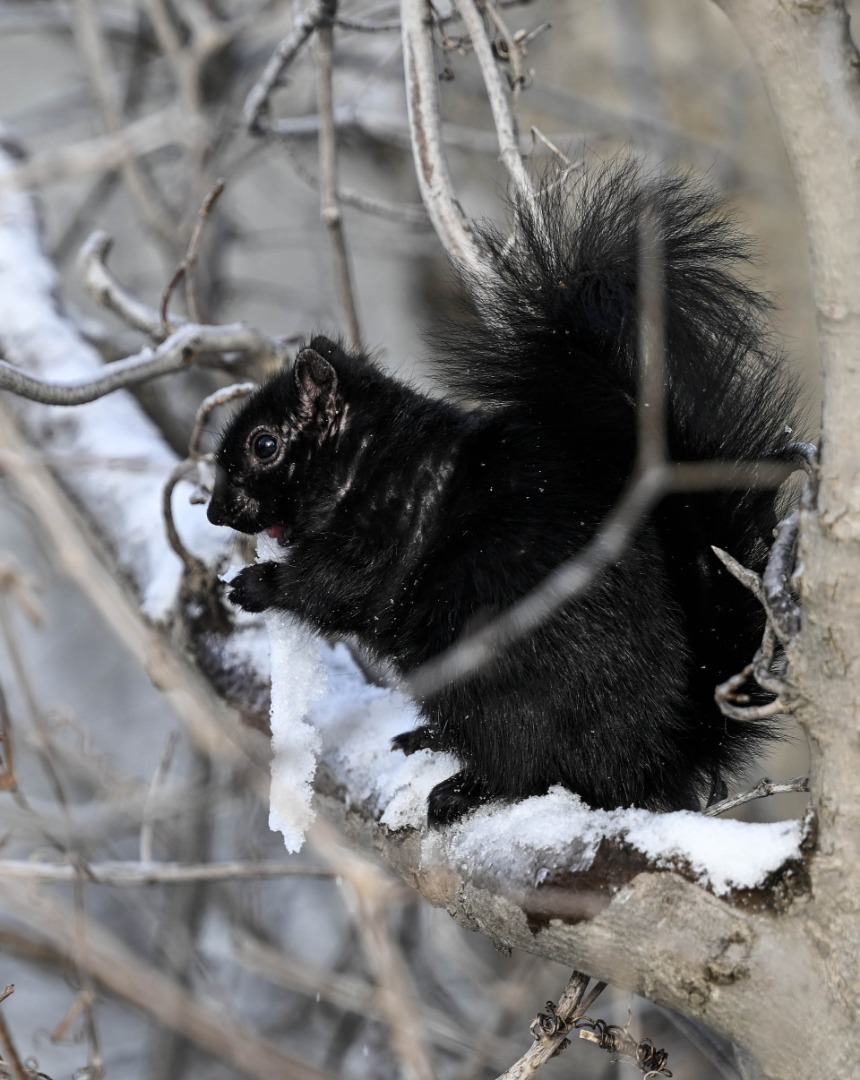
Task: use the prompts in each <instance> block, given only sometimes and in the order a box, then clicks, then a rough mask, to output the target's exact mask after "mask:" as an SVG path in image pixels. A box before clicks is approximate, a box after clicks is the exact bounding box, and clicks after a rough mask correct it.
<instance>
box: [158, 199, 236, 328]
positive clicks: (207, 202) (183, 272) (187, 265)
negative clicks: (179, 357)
mask: <svg viewBox="0 0 860 1080" xmlns="http://www.w3.org/2000/svg"><path fill="white" fill-rule="evenodd" d="M223 190H224V181H223V180H216V181H215V183H214V185H213V187H212V189H211V190H210V192H209V194H208V195H207V196H206V198H205V199H204V200H203V203H202V205H201V207H200V210H199V211H198V213H197V220H196V221H195V223H194V228H193V229H192V230H191V237H190V239H189V241H188V247H187V249H186V252H185V257H184V258H183V259H182V261H181V262H180V264H179V266H177V268H176V270H175V271H174V273H173V277H172V278H171V279H170V281H169V282H168V283H167V286H166V288H165V290H164V293H163V294H162V297H161V308H160V310H159V314H160V316H161V326H162V331H163V333H164V336H165V337H167V335H168V334H169V333H170V332H171V329H172V325H171V321H170V318H169V316H168V308H169V306H170V297H171V296H172V295H173V290H174V289H175V288H176V286H177V285H178V284H179V282H180V281H183V280H184V281H185V303H186V306H187V308H188V314H189V316H190V317H191V320H192V321H193V322H196V323H199V322H201V321H202V319H201V316H200V308H199V305H198V303H197V295H196V293H195V291H194V269H195V267H196V266H197V260H198V258H199V255H200V242H201V240H202V239H203V229H204V228H205V226H206V222H207V221H208V220H209V215H210V214H211V213H212V208H213V207H214V205H215V203H216V202H217V201H218V199H219V197H220V196H221V193H222V192H223Z"/></svg>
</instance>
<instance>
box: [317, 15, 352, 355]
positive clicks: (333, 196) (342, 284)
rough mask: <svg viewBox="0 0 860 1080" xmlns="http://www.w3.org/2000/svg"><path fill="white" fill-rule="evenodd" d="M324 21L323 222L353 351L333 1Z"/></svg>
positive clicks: (320, 95)
mask: <svg viewBox="0 0 860 1080" xmlns="http://www.w3.org/2000/svg"><path fill="white" fill-rule="evenodd" d="M324 9H325V18H324V19H323V20H322V21H321V22H320V25H319V27H318V29H317V42H316V44H317V50H316V52H317V67H318V76H317V108H318V111H319V114H320V139H319V162H320V182H321V196H322V206H321V214H322V220H323V223H324V224H325V226H326V228H327V229H328V232H329V237H330V239H331V245H332V252H333V254H334V267H335V277H336V279H337V291H338V296H339V298H340V303H341V307H342V308H343V311H344V314H345V316H346V325H347V336H348V338H349V343H350V345H351V347H352V348H353V349H359V348H360V347H361V328H360V327H359V323H358V310H357V308H356V304H355V291H354V289H353V283H352V275H351V273H350V266H349V255H348V253H347V249H346V237H345V236H344V231H343V218H342V216H341V212H340V202H339V198H338V190H337V139H336V134H335V126H334V97H333V93H332V47H333V30H332V25H331V20H332V17H333V16H334V13H335V11H336V9H337V2H336V0H326V3H325V4H324Z"/></svg>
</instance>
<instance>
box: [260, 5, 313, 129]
mask: <svg viewBox="0 0 860 1080" xmlns="http://www.w3.org/2000/svg"><path fill="white" fill-rule="evenodd" d="M329 17H330V14H329V0H314V3H312V4H310V6H309V7H308V8H307V10H306V11H304V12H303V13H302V15H301V17H300V18H299V19H298V21H297V23H296V25H295V27H294V29H293V31H292V33H290V34H288V35H287V36H286V37H285V38H284V39H283V40H282V41H281V42H280V44H279V45H278V47H277V48H276V49H275V51H274V52H273V53H272V55H271V57H270V59H269V62H268V63H267V64H266V67H265V69H264V71H263V74H262V75H261V76H260V78H259V79H258V80H257V82H256V83H255V84H254V86H253V87H252V88H251V92H250V93H249V94H248V96H247V98H246V99H245V108H244V110H243V115H244V119H245V125H246V127H247V128H248V130H249V131H250V132H251V133H252V134H254V135H259V134H262V133H264V132H265V131H266V129H267V126H268V120H269V109H270V102H269V99H270V98H271V96H272V93H273V92H274V90H275V88H276V87H277V86H279V85H281V84H282V83H283V79H284V74H285V73H286V70H287V68H288V67H289V66H290V64H292V62H293V61H294V60H295V58H296V57H297V56H298V54H299V52H300V51H301V49H302V46H303V45H304V44H305V42H306V41H307V40H308V38H309V37H310V36H311V34H312V33H313V32H314V31H315V30H316V29H317V27H318V26H320V24H321V23H322V22H324V21H325V20H326V19H327V18H329Z"/></svg>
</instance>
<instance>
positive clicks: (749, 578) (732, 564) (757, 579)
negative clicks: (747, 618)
mask: <svg viewBox="0 0 860 1080" xmlns="http://www.w3.org/2000/svg"><path fill="white" fill-rule="evenodd" d="M711 551H713V553H714V554H715V555H716V556H717V558H718V559H719V560H720V562H721V563H722V564H723V566H724V567H725V568H726V570H728V572H729V573H730V574H731V575H732V577H733V578H735V579H736V580H737V581H739V582H740V583H741V585H744V586H746V588H748V589H749V591H750V592H751V593H752V594H753V596H754V597H755V598H756V600H758V601H759V603H760V604H762V605H764V591H763V589H762V587H761V575H760V574H757V573H756V572H755V571H754V570H748V569H747V567H745V566H741V564H740V563H739V562H738V560H737V559H736V558H734V556H732V555H729V553H728V552H727V551H723V549H722V548H718V547H711Z"/></svg>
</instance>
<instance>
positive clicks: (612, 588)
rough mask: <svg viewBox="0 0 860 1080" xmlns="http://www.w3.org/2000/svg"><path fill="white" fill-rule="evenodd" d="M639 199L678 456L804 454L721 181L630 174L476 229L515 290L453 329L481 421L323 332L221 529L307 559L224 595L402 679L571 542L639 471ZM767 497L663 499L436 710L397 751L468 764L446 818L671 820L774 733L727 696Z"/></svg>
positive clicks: (222, 468)
mask: <svg viewBox="0 0 860 1080" xmlns="http://www.w3.org/2000/svg"><path fill="white" fill-rule="evenodd" d="M646 206H651V207H653V209H654V212H655V214H656V220H657V222H658V224H659V227H660V229H661V232H662V245H663V250H664V260H665V265H664V276H665V307H666V368H667V382H668V392H667V396H668V438H669V449H670V453H671V455H672V456H673V457H674V458H676V459H678V460H685V461H698V460H710V459H717V460H735V459H747V460H748V459H758V458H764V457H768V456H771V455H773V454H775V453H776V454H778V453H780V452H781V451H782V450H784V448H785V447H786V445H787V444H788V443H789V442H791V441H793V440H794V439H796V438H797V436H796V435H792V434H790V433H789V429H788V427H787V425H790V424H791V423H792V413H793V409H794V396H795V394H794V387H793V385H792V383H791V380H790V379H788V378H787V377H786V375H785V371H784V365H783V363H782V357H781V355H780V353H779V351H778V350H776V349H774V348H772V346H771V345H770V343H769V340H768V336H767V332H766V329H765V316H766V312H767V306H768V305H767V303H766V301H765V300H763V299H762V297H761V296H760V295H759V294H758V293H756V292H755V291H753V290H752V289H751V288H749V287H748V286H747V285H745V284H743V283H742V282H741V281H740V279H739V278H737V277H735V276H733V275H734V273H735V271H736V269H737V264H738V262H739V261H740V262H743V261H744V260H746V259H748V256H749V249H748V244H747V242H746V241H745V240H744V239H743V238H742V237H740V236H739V235H738V234H737V233H736V232H735V230H734V228H733V226H732V225H731V223H730V222H729V221H728V220H727V218H726V217H725V216H724V215H723V213H722V210H721V208H720V204H719V200H718V199H717V198H716V197H715V196H714V195H713V193H712V192H711V191H710V190H709V189H708V188H706V187H704V186H702V185H700V184H698V183H696V182H694V181H691V180H690V179H686V178H681V179H678V178H666V177H662V178H649V177H646V176H643V174H642V173H641V171H640V169H639V168H638V166H636V165H635V164H633V163H631V162H630V161H622V162H620V163H618V162H616V163H614V164H611V165H609V166H603V167H601V168H599V169H598V170H596V171H595V172H592V173H591V174H590V175H588V176H586V177H584V178H581V179H579V180H578V181H576V182H575V184H574V186H573V188H572V189H570V190H567V191H561V190H560V189H559V187H558V186H556V187H554V188H552V187H551V189H550V190H549V191H547V192H544V193H543V194H542V196H541V200H540V211H539V214H538V215H534V216H533V215H531V214H530V213H529V212H528V211H526V210H524V209H518V210H517V211H516V212H515V218H516V220H515V241H514V242H513V243H511V242H509V239H508V237H507V236H506V235H504V234H502V233H501V232H497V231H495V230H493V229H491V228H487V229H485V230H484V232H483V239H484V242H485V243H486V246H487V250H488V251H489V253H490V255H489V257H490V260H491V263H492V265H493V267H494V269H495V270H496V272H497V275H498V286H497V287H496V288H495V289H494V290H493V292H492V293H491V294H488V292H487V290H486V288H484V287H483V286H482V285H481V284H480V283H479V282H468V281H467V283H466V284H467V285H468V286H470V288H471V292H472V295H473V297H474V299H475V306H476V311H477V318H472V319H471V320H465V321H464V322H463V323H462V325H458V326H454V327H450V328H447V329H446V330H445V331H444V332H443V333H442V334H440V339H441V340H442V342H443V347H444V351H445V356H444V357H443V359H442V364H443V371H444V374H445V376H446V377H447V381H448V384H449V386H450V387H451V388H452V389H453V390H455V391H456V392H458V393H459V395H460V398H461V400H469V401H470V403H472V407H469V408H466V407H464V406H462V405H460V404H456V403H455V402H454V401H453V400H445V401H439V400H434V399H431V398H430V397H428V396H425V395H423V394H419V393H417V392H415V391H414V390H412V389H410V388H409V387H407V386H404V385H403V384H401V383H399V382H398V381H396V380H395V379H394V378H392V377H391V376H390V375H387V374H385V373H383V372H382V371H381V370H380V369H379V368H378V367H377V366H376V365H375V364H374V363H373V362H371V361H370V360H369V359H368V358H367V357H366V356H363V355H351V354H349V353H348V352H346V351H345V350H344V349H342V348H341V347H340V346H338V345H337V344H334V343H333V342H331V341H328V340H326V339H325V338H316V339H314V340H313V341H312V342H311V344H310V347H309V348H307V349H304V350H302V351H301V352H300V353H299V355H298V357H297V359H296V362H295V365H294V366H293V367H291V368H290V369H288V370H284V371H283V372H281V373H280V374H278V375H276V376H275V377H274V378H273V379H271V380H270V381H269V382H267V383H266V384H265V385H264V386H262V387H261V388H260V390H259V391H257V393H256V394H255V395H254V396H253V397H252V398H251V399H250V400H249V401H248V403H247V404H246V405H245V406H244V407H243V408H242V409H241V410H240V411H239V412H238V414H237V415H236V416H235V418H234V419H233V420H232V421H231V423H230V425H229V427H228V428H227V431H226V433H225V435H224V438H223V440H222V443H221V446H220V448H219V450H218V452H217V462H218V466H219V472H218V481H217V485H216V488H215V493H214V495H213V498H212V502H211V504H210V507H209V517H210V519H211V520H212V521H214V522H216V523H218V524H225V525H231V526H232V527H233V528H236V529H239V530H240V531H243V532H249V533H255V532H259V531H261V530H263V529H265V528H269V527H270V528H272V529H273V531H274V532H275V533H277V535H278V536H279V538H280V539H281V540H282V542H284V543H286V544H288V545H289V548H290V553H289V558H288V559H287V560H286V561H284V562H267V563H262V564H258V565H256V566H250V567H247V568H246V569H245V570H244V571H242V573H241V574H240V575H239V576H238V577H237V579H236V580H235V582H234V584H233V589H232V599H233V600H234V601H235V602H236V603H238V604H239V605H241V606H242V607H244V608H246V609H248V610H250V611H261V610H264V609H266V608H271V607H274V608H281V609H284V610H287V611H291V612H294V613H296V614H297V615H299V616H300V617H301V618H302V619H304V620H305V621H306V622H307V623H309V624H310V625H311V626H312V627H314V628H315V629H316V630H319V631H321V632H324V633H327V634H337V635H355V636H356V637H357V638H358V639H359V640H360V641H361V642H362V643H363V645H364V646H365V647H366V648H367V649H369V650H370V651H371V652H372V653H375V654H376V655H377V656H378V657H380V658H383V659H384V660H386V661H387V662H389V663H391V664H393V665H394V666H395V668H396V669H397V670H399V671H401V672H409V671H411V670H413V669H415V668H417V667H418V666H419V665H421V664H422V663H424V662H425V661H427V660H429V659H430V658H431V657H434V656H436V655H437V654H438V653H439V652H440V651H441V650H443V649H445V648H446V647H447V646H449V645H451V644H452V643H453V642H455V641H456V640H457V639H458V638H459V637H461V636H462V635H463V634H464V633H467V632H468V631H469V629H470V628H474V627H475V626H476V625H477V624H478V622H481V621H483V620H486V619H488V618H491V617H492V616H493V614H494V613H496V612H500V611H503V610H505V609H506V608H507V607H509V606H510V605H511V604H512V603H513V602H514V601H515V600H517V599H518V598H519V597H522V596H523V595H524V594H525V593H527V592H528V591H529V590H530V589H532V588H534V587H535V586H536V585H537V584H538V583H539V582H540V581H541V580H542V579H543V578H544V577H545V576H546V574H547V573H548V572H549V571H551V570H552V569H553V568H554V567H556V566H558V565H559V563H560V562H562V561H563V560H565V559H567V558H569V557H570V556H571V555H574V554H575V553H576V552H577V551H579V550H580V549H581V548H582V546H583V545H584V544H585V543H586V542H587V541H588V540H589V539H590V538H591V537H592V536H593V535H594V533H595V530H596V529H597V528H598V527H599V526H600V523H601V522H602V521H603V519H604V518H605V517H606V515H607V513H608V512H609V510H610V509H611V508H612V506H613V504H614V503H615V502H616V500H617V498H618V496H619V493H620V492H621V490H622V488H623V487H624V485H625V483H626V481H627V480H628V478H629V476H630V473H631V469H632V465H633V458H634V454H635V429H636V412H635V396H636V382H637V374H636V373H637V359H636V349H637V284H636V282H637V259H638V255H637V247H638V243H637V232H638V227H639V222H640V220H641V215H642V213H643V211H644V209H645V208H646ZM475 405H476V407H474V406H475ZM261 433H262V435H263V436H264V438H263V439H262V440H260V434H261ZM266 435H269V436H272V437H274V439H276V440H277V443H276V446H277V450H276V451H274V452H272V445H273V444H272V442H271V440H270V439H266V438H265V436H266ZM255 445H256V447H257V449H258V450H260V451H261V452H262V453H265V454H270V456H269V457H266V458H265V459H261V458H259V457H255V453H254V447H255ZM775 498H776V496H775V493H774V492H765V493H762V492H731V491H728V492H727V491H710V492H707V493H702V494H696V495H673V496H671V497H669V498H667V499H665V500H664V501H663V502H662V503H661V504H660V506H659V508H658V509H657V511H656V512H655V513H654V514H652V515H651V517H650V518H649V520H647V521H646V522H644V523H643V524H642V526H641V528H640V529H639V531H638V533H637V535H636V538H635V541H634V542H633V544H632V545H631V547H630V549H629V550H628V552H627V554H626V555H625V557H624V558H623V559H622V560H621V561H620V562H619V563H617V564H616V565H614V566H612V567H611V568H610V569H609V570H607V571H606V572H605V573H603V574H602V575H601V576H600V577H599V579H598V580H597V581H596V582H595V583H594V584H593V585H592V586H591V587H590V589H589V590H588V591H587V593H586V594H585V595H584V596H583V597H582V598H581V599H579V600H577V601H576V602H572V603H570V604H568V605H567V606H566V607H564V608H563V609H562V610H561V611H560V613H558V614H557V615H555V616H554V617H553V618H551V619H550V620H549V621H548V622H546V623H545V624H544V625H543V626H542V627H541V628H540V629H539V630H538V631H537V632H535V633H534V634H532V635H531V636H530V637H529V638H527V639H526V640H524V641H520V642H518V643H517V644H515V645H514V646H512V647H511V648H509V649H507V650H506V651H505V652H504V654H503V655H500V656H498V657H497V658H496V660H495V661H494V662H492V663H491V664H490V665H488V666H487V667H485V668H484V669H482V670H480V671H479V672H477V673H476V674H474V675H473V676H471V677H469V678H468V679H466V680H463V681H460V682H457V683H455V684H454V685H451V686H449V687H447V688H446V689H444V690H441V691H439V692H438V693H434V694H432V695H429V696H427V697H426V698H425V699H424V700H422V701H420V702H419V704H420V707H421V711H422V713H423V716H424V719H425V724H424V726H422V727H421V728H419V729H418V730H417V731H415V732H410V733H407V734H405V735H402V736H400V737H399V738H398V739H396V740H395V749H399V750H402V751H404V752H405V753H411V752H413V751H415V750H417V749H420V748H422V747H429V748H431V749H446V750H451V751H453V752H454V753H455V754H456V755H457V756H458V757H459V759H460V761H461V763H462V771H461V772H459V773H458V774H457V775H456V776H454V777H452V778H451V779H450V780H448V781H446V782H445V783H443V784H440V785H438V786H437V787H436V788H435V789H434V790H433V792H432V793H431V796H430V802H429V819H430V822H431V823H434V824H436V823H440V822H446V821H450V820H454V819H456V818H458V817H459V816H460V815H462V814H463V813H464V812H466V811H467V810H469V809H470V808H472V807H474V806H475V805H477V804H478V803H480V802H482V801H484V800H487V799H497V798H501V799H518V798H523V797H525V796H528V795H532V794H536V793H542V792H544V791H546V789H547V788H548V786H550V785H552V784H563V785H565V786H567V787H569V788H570V789H572V790H573V791H576V792H579V794H581V795H582V797H583V798H584V799H585V800H586V801H587V802H588V803H589V804H590V805H592V806H595V807H607V808H611V807H616V806H627V805H635V806H644V807H650V808H652V809H656V810H667V809H676V808H698V807H700V805H701V801H702V799H703V798H705V797H707V795H708V793H709V792H711V791H714V790H720V789H721V787H722V785H723V783H724V777H725V776H731V775H732V774H733V773H735V772H736V771H737V770H738V769H740V768H742V767H743V766H744V764H745V763H747V762H748V760H749V758H750V756H751V755H752V753H753V752H754V751H755V750H756V749H757V748H758V746H759V744H760V743H761V741H762V740H763V739H766V738H768V737H770V736H771V735H772V734H773V728H768V727H764V726H760V725H756V726H753V725H750V724H745V723H739V722H735V721H729V720H726V719H725V718H724V717H723V716H722V715H721V714H720V713H719V711H718V709H717V707H716V705H715V704H714V686H715V684H716V683H717V682H719V681H720V680H722V679H724V678H726V677H727V676H728V675H731V674H733V673H735V672H736V671H737V670H739V669H740V668H741V667H743V665H744V664H745V663H747V662H748V660H749V659H750V658H751V656H752V654H753V652H754V651H755V648H756V644H757V637H758V636H759V635H760V633H761V627H762V619H761V616H760V613H759V612H758V611H757V609H756V605H755V604H754V603H753V602H752V601H751V599H750V597H749V596H748V595H747V593H746V591H745V590H743V589H742V588H741V587H740V586H739V585H738V584H737V583H736V582H735V581H734V580H733V579H732V578H730V577H729V575H728V574H726V572H725V571H724V570H723V569H722V567H721V566H720V565H719V563H718V562H717V560H716V558H715V556H714V555H713V553H712V551H711V545H712V544H715V545H717V546H719V547H723V548H725V549H726V550H728V551H729V552H731V554H733V555H734V556H735V557H736V558H737V559H739V560H740V561H741V562H742V563H744V564H746V565H748V566H751V567H753V568H756V569H759V568H761V566H762V563H763V560H764V557H765V555H766V543H767V540H768V539H769V536H770V532H771V530H772V527H773V525H774V523H775Z"/></svg>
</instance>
